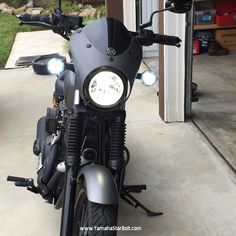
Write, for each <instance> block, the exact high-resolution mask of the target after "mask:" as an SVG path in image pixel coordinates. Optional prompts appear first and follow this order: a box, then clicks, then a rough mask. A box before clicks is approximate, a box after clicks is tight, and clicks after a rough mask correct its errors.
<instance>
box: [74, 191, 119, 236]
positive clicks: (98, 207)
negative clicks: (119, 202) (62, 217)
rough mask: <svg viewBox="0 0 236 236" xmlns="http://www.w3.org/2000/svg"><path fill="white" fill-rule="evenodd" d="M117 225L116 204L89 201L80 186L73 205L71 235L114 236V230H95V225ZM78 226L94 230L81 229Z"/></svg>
mask: <svg viewBox="0 0 236 236" xmlns="http://www.w3.org/2000/svg"><path fill="white" fill-rule="evenodd" d="M116 225H117V206H116V205H104V204H98V203H93V202H90V201H89V200H88V199H87V193H86V189H85V188H81V189H80V192H79V194H78V201H77V203H76V206H75V216H74V223H73V236H82V235H83V236H116V231H109V230H107V231H104V230H95V227H107V226H108V227H113V226H116ZM80 227H91V228H93V229H94V230H89V231H84V232H83V231H81V230H80Z"/></svg>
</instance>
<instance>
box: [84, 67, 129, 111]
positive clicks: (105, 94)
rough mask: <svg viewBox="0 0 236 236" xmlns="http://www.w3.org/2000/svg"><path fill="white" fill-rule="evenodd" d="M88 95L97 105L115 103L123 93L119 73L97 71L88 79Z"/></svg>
mask: <svg viewBox="0 0 236 236" xmlns="http://www.w3.org/2000/svg"><path fill="white" fill-rule="evenodd" d="M88 92H89V96H90V98H91V99H92V101H93V102H94V103H96V104H97V105H99V106H104V107H106V106H112V105H115V104H117V102H119V100H120V99H121V97H122V96H123V94H124V83H123V81H122V79H121V78H120V76H119V75H117V74H115V73H113V72H111V71H102V72H99V73H97V74H96V75H95V76H94V77H93V78H92V79H91V81H90V83H89V88H88Z"/></svg>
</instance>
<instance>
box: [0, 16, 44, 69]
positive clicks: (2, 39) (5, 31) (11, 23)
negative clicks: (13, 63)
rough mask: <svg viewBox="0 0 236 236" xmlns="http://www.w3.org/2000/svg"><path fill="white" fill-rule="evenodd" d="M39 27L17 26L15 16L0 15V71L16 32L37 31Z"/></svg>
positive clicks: (17, 21)
mask: <svg viewBox="0 0 236 236" xmlns="http://www.w3.org/2000/svg"><path fill="white" fill-rule="evenodd" d="M39 29H40V28H39V27H30V26H26V25H24V26H19V20H18V19H17V18H16V17H15V16H11V15H5V14H1V13H0V45H1V46H0V69H2V68H4V66H5V64H6V61H7V58H8V55H9V53H10V50H11V46H12V44H13V42H14V39H15V36H16V33H17V32H24V31H32V30H39Z"/></svg>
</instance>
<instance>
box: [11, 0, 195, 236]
mask: <svg viewBox="0 0 236 236" xmlns="http://www.w3.org/2000/svg"><path fill="white" fill-rule="evenodd" d="M191 6H192V1H191V0H167V2H166V9H164V10H160V11H155V12H153V13H152V15H151V17H150V21H149V22H147V23H145V24H143V25H141V26H140V27H139V30H138V31H137V32H130V31H128V30H127V29H126V27H125V26H124V25H123V24H122V23H121V22H120V21H118V20H115V19H112V18H103V19H99V20H97V21H96V22H94V23H92V24H89V25H86V26H85V25H83V22H82V18H81V17H78V16H67V15H64V14H63V12H62V10H61V2H60V0H59V2H58V4H57V6H56V7H55V10H54V14H52V16H50V17H48V16H40V15H37V16H31V15H29V14H23V15H20V16H19V19H20V20H21V23H22V24H28V25H40V26H45V27H47V28H50V29H52V30H53V31H54V32H55V33H58V34H60V35H61V36H63V37H64V38H66V39H68V40H70V56H71V62H70V63H66V62H65V60H62V59H61V58H59V57H55V58H53V59H50V60H49V59H48V58H44V59H43V60H44V61H47V70H48V72H50V73H53V74H57V80H56V83H55V92H54V96H53V104H54V106H53V107H52V108H48V109H47V114H46V116H44V117H42V118H40V119H39V121H38V125H37V136H36V140H35V142H34V146H33V152H34V154H35V155H37V156H38V160H39V161H38V162H39V164H38V171H37V175H38V178H37V187H36V186H35V185H34V181H33V179H31V178H30V179H25V178H20V177H14V176H8V181H14V182H15V185H16V186H23V187H27V189H28V190H29V191H31V192H33V193H36V194H40V195H41V196H42V197H43V198H44V199H46V200H47V202H48V203H53V204H54V205H55V208H56V209H59V208H62V220H61V233H60V235H61V236H71V235H73V236H79V235H89V236H90V235H116V226H117V214H118V213H117V212H118V204H119V199H123V200H124V201H125V202H127V203H128V204H130V205H132V206H134V207H140V208H142V209H143V210H144V211H146V213H147V215H148V216H157V215H161V214H162V213H161V212H153V211H150V210H149V209H147V208H146V207H145V206H144V205H142V204H141V203H140V202H139V201H138V200H137V199H136V198H135V197H134V196H133V195H132V193H140V192H142V190H145V189H146V185H125V184H124V178H125V168H126V166H127V164H128V162H129V159H130V153H129V150H128V149H127V147H126V146H125V133H126V124H125V117H126V111H125V102H126V101H127V99H128V98H129V95H130V94H131V91H132V87H133V84H134V81H135V78H137V77H138V78H141V79H142V81H143V82H144V83H145V84H147V85H152V84H153V83H154V82H155V76H154V74H153V73H152V72H145V73H143V74H141V75H140V74H138V70H139V67H140V64H141V60H142V47H143V46H150V45H152V44H153V43H159V44H165V45H172V46H177V47H180V42H181V40H180V39H179V38H178V37H174V36H165V35H159V34H155V33H154V32H153V31H151V30H148V29H147V28H148V27H150V26H151V25H152V20H153V16H154V14H156V13H158V12H162V11H166V10H169V11H172V12H176V13H186V12H187V11H189V10H190V9H191ZM72 31H73V33H72ZM84 227H89V228H87V229H89V230H86V229H85V228H84ZM97 227H100V230H96V229H97ZM101 229H103V230H101Z"/></svg>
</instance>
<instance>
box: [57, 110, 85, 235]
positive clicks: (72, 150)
mask: <svg viewBox="0 0 236 236" xmlns="http://www.w3.org/2000/svg"><path fill="white" fill-rule="evenodd" d="M82 119H83V117H82V114H81V113H80V114H79V113H78V114H73V115H72V117H71V119H70V123H69V126H68V134H67V149H66V156H65V165H66V177H65V186H64V200H63V208H62V218H61V233H60V236H71V235H72V230H73V219H74V205H75V197H76V196H75V195H76V186H77V174H78V168H79V165H80V148H81V133H82V121H83V120H82Z"/></svg>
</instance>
